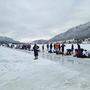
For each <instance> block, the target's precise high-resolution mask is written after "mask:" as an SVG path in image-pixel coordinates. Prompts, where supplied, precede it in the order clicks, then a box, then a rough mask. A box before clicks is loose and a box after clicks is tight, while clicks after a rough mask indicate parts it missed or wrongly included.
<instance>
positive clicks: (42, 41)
mask: <svg viewBox="0 0 90 90" xmlns="http://www.w3.org/2000/svg"><path fill="white" fill-rule="evenodd" d="M35 43H37V44H46V43H47V40H43V39H40V40H35V41H33V42H32V44H35Z"/></svg>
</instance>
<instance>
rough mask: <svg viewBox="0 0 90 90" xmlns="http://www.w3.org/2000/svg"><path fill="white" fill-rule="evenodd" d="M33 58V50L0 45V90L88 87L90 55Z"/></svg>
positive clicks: (89, 82) (60, 89)
mask: <svg viewBox="0 0 90 90" xmlns="http://www.w3.org/2000/svg"><path fill="white" fill-rule="evenodd" d="M41 56H42V57H41ZM33 58H34V57H33V54H32V52H29V53H27V52H22V51H19V50H14V49H9V48H5V47H0V90H90V59H78V58H76V57H72V56H65V57H62V56H56V55H55V54H46V55H45V56H44V54H43V55H40V57H39V59H38V60H33ZM55 60H56V61H58V62H56V61H55Z"/></svg>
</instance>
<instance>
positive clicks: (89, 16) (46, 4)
mask: <svg viewBox="0 0 90 90" xmlns="http://www.w3.org/2000/svg"><path fill="white" fill-rule="evenodd" d="M88 21H90V0H0V36H8V37H12V38H13V39H16V40H22V41H28V40H30V41H31V40H35V39H49V38H51V37H53V36H55V35H57V34H59V33H62V32H65V31H67V30H68V29H69V28H71V27H74V26H76V25H79V24H83V23H86V22H88Z"/></svg>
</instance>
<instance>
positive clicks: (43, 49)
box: [42, 44, 44, 52]
mask: <svg viewBox="0 0 90 90" xmlns="http://www.w3.org/2000/svg"><path fill="white" fill-rule="evenodd" d="M42 51H43V52H44V44H43V45H42Z"/></svg>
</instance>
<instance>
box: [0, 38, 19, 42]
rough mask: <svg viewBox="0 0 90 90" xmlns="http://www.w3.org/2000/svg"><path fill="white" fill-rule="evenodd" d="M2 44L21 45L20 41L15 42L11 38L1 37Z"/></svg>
mask: <svg viewBox="0 0 90 90" xmlns="http://www.w3.org/2000/svg"><path fill="white" fill-rule="evenodd" d="M0 43H19V41H15V40H13V39H11V38H9V37H3V36H0Z"/></svg>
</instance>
